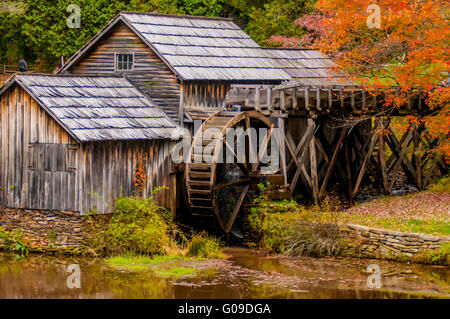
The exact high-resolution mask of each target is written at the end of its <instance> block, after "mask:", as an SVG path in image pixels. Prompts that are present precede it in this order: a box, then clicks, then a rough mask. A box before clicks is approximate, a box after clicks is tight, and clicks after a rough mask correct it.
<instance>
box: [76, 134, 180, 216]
mask: <svg viewBox="0 0 450 319" xmlns="http://www.w3.org/2000/svg"><path fill="white" fill-rule="evenodd" d="M170 149H171V142H170V141H164V140H155V141H150V140H147V141H144V140H142V141H123V142H122V141H109V142H91V143H83V144H82V145H81V146H80V153H79V157H78V162H77V166H78V169H77V182H78V184H79V198H78V199H77V201H78V203H77V206H78V208H79V209H80V210H81V211H82V213H86V212H88V211H89V209H93V210H95V211H96V212H97V213H108V212H111V209H112V207H113V203H114V199H115V198H117V197H119V196H121V195H127V196H131V195H134V194H136V195H137V193H136V192H137V190H136V186H135V182H134V178H135V172H136V168H138V167H142V168H143V170H144V173H145V176H146V178H145V184H144V188H143V192H142V194H139V195H142V196H143V197H145V198H147V197H149V196H151V192H152V190H154V188H155V187H161V186H166V187H168V188H169V187H170V170H171V161H170ZM140 163H142V164H140ZM169 196H170V192H169V189H163V190H161V191H160V192H159V193H158V195H157V197H156V199H157V200H158V201H159V203H160V204H161V205H163V206H164V207H167V208H169V207H170V202H169V201H170V198H169Z"/></svg>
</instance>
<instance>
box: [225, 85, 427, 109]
mask: <svg viewBox="0 0 450 319" xmlns="http://www.w3.org/2000/svg"><path fill="white" fill-rule="evenodd" d="M393 92H394V91H392V92H391V91H382V92H376V93H373V92H372V93H370V92H367V91H365V90H364V88H363V87H362V86H344V85H343V86H315V87H314V86H304V85H299V84H296V83H289V84H284V85H277V86H273V85H242V84H241V85H232V86H231V90H230V91H229V92H228V94H227V97H226V104H227V105H228V106H232V105H241V106H244V107H250V108H254V109H256V110H258V111H261V112H263V113H264V112H268V113H270V112H272V111H275V110H281V111H287V112H301V111H305V112H309V111H312V110H313V111H318V112H322V111H324V112H327V111H328V110H334V111H338V112H343V111H344V110H346V111H347V110H348V111H349V112H350V113H353V114H358V113H363V114H370V113H379V112H381V111H383V110H384V94H391V93H393ZM427 111H428V108H427V107H426V105H425V94H424V93H423V92H419V91H411V92H409V93H408V94H407V102H406V103H405V104H404V105H402V106H401V107H399V108H398V110H397V113H399V114H412V113H426V112H427Z"/></svg>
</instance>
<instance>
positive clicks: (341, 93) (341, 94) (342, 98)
mask: <svg viewBox="0 0 450 319" xmlns="http://www.w3.org/2000/svg"><path fill="white" fill-rule="evenodd" d="M339 100H340V101H341V109H344V92H343V91H342V88H341V89H339Z"/></svg>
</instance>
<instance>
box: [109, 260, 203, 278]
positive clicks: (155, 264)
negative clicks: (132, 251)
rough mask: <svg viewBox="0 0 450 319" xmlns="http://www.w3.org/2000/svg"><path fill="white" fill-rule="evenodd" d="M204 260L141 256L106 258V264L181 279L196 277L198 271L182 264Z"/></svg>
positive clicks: (116, 267) (121, 268)
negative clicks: (190, 276)
mask: <svg viewBox="0 0 450 319" xmlns="http://www.w3.org/2000/svg"><path fill="white" fill-rule="evenodd" d="M198 260H203V259H202V258H188V257H184V256H153V257H149V256H140V255H127V256H115V257H109V258H105V259H104V262H105V263H106V264H107V265H108V266H110V267H112V268H114V269H120V270H127V271H150V272H153V273H155V274H156V275H157V276H164V277H172V276H173V277H180V276H188V275H194V274H196V273H197V269H195V268H192V267H184V266H181V265H180V263H183V262H188V261H198Z"/></svg>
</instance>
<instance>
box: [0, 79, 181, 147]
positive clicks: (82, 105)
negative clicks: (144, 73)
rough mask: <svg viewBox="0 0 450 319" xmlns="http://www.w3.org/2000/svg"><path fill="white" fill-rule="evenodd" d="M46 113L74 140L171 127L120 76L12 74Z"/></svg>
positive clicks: (161, 132)
mask: <svg viewBox="0 0 450 319" xmlns="http://www.w3.org/2000/svg"><path fill="white" fill-rule="evenodd" d="M8 82H9V83H6V84H5V86H4V88H2V89H0V94H2V93H3V91H4V90H5V89H6V88H7V87H9V86H10V85H11V84H13V83H14V82H16V83H18V84H19V85H20V86H21V87H22V88H23V89H24V90H26V91H27V92H28V93H29V94H30V95H31V96H32V97H33V98H34V99H35V100H36V101H37V102H38V103H39V104H40V105H41V106H42V107H43V108H44V109H46V111H47V112H48V113H49V114H50V115H51V116H52V117H53V118H54V119H55V120H56V121H57V122H58V123H60V124H61V125H62V126H63V127H64V128H65V129H66V130H67V131H68V132H69V133H70V134H71V135H72V136H74V137H75V138H76V139H77V140H79V141H80V142H86V141H100V140H134V139H165V138H171V136H172V132H173V131H174V129H175V128H177V125H176V124H175V123H174V122H173V121H172V120H170V119H169V118H168V117H167V116H166V115H165V114H164V112H162V111H161V110H160V109H159V108H158V107H157V106H155V104H154V103H153V102H152V101H151V100H150V99H149V98H148V97H146V96H145V95H144V94H143V93H142V92H140V91H139V90H138V89H137V88H136V87H135V86H133V84H131V83H130V82H129V81H128V80H127V79H125V78H123V77H111V76H107V77H105V76H101V77H100V76H67V75H59V76H55V75H35V74H30V75H15V76H14V77H13V78H12V79H11V80H10V81H8Z"/></svg>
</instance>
